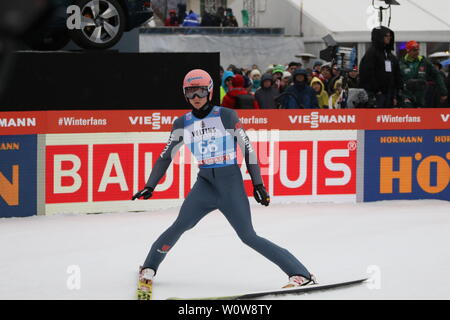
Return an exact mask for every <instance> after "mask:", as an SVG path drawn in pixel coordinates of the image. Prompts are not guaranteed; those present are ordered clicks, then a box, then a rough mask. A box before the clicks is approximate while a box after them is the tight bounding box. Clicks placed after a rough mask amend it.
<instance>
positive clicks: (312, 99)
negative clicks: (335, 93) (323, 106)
mask: <svg viewBox="0 0 450 320" xmlns="http://www.w3.org/2000/svg"><path fill="white" fill-rule="evenodd" d="M305 71H306V70H303V69H297V70H295V72H294V74H293V75H292V78H293V79H294V84H293V85H292V86H289V87H288V88H287V89H286V90H285V91H284V93H283V95H284V97H283V100H282V107H283V109H318V108H319V103H318V102H317V96H316V92H315V91H314V90H313V89H312V88H311V87H310V86H309V85H308V84H307V83H306V82H297V81H296V76H297V75H299V74H304V75H305V80H306V73H305Z"/></svg>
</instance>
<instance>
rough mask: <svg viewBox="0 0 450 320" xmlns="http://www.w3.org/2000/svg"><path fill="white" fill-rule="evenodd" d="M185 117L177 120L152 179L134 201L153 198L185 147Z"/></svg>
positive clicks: (157, 162) (154, 167)
mask: <svg viewBox="0 0 450 320" xmlns="http://www.w3.org/2000/svg"><path fill="white" fill-rule="evenodd" d="M183 121H184V120H183V117H181V118H178V119H176V120H175V122H174V123H173V126H172V132H171V133H170V137H169V141H168V142H167V144H166V146H165V147H164V150H163V151H162V152H161V155H160V156H159V157H158V160H156V163H155V165H154V166H153V168H152V172H151V173H150V177H149V178H148V180H147V183H146V184H145V188H144V189H143V190H141V191H139V192H138V193H136V194H135V195H134V196H133V198H132V200H134V199H137V198H141V197H143V198H144V199H148V198H150V197H151V196H152V192H153V190H155V187H156V185H157V184H158V183H159V181H160V180H161V179H162V177H163V176H164V174H165V173H166V171H167V168H169V166H170V163H171V162H172V159H173V157H174V156H175V155H176V154H177V152H178V150H179V149H180V147H181V146H182V145H183V128H184V125H183Z"/></svg>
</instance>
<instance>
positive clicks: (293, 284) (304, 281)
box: [283, 274, 317, 289]
mask: <svg viewBox="0 0 450 320" xmlns="http://www.w3.org/2000/svg"><path fill="white" fill-rule="evenodd" d="M313 284H317V280H316V277H315V276H314V275H313V274H311V278H310V279H308V278H305V277H302V276H292V277H290V278H289V282H288V284H287V285H285V286H284V287H283V289H292V288H297V287H303V286H309V285H313Z"/></svg>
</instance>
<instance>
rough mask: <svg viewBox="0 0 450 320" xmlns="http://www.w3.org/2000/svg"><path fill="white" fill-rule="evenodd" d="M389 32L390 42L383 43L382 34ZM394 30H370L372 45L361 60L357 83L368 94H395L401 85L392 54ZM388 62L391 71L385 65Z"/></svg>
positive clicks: (383, 28)
mask: <svg viewBox="0 0 450 320" xmlns="http://www.w3.org/2000/svg"><path fill="white" fill-rule="evenodd" d="M387 32H390V33H391V42H390V43H389V44H388V45H385V44H384V35H385V34H386V33H387ZM394 37H395V35H394V32H393V31H392V30H391V29H389V28H386V27H383V26H382V27H379V28H375V29H373V30H372V46H371V47H370V48H369V50H367V52H366V54H365V55H364V57H363V58H362V60H361V64H360V68H359V70H360V74H359V84H360V87H361V88H364V89H365V90H366V91H367V92H368V93H369V94H377V93H378V92H382V93H388V92H392V93H393V94H394V95H395V96H396V95H397V94H398V90H400V89H401V87H402V80H401V74H400V66H399V62H398V59H397V58H396V57H395V56H394V55H393V54H392V51H393V50H394V44H395V38H394ZM389 64H390V69H391V72H388V71H389V70H388V69H387V67H388V66H389Z"/></svg>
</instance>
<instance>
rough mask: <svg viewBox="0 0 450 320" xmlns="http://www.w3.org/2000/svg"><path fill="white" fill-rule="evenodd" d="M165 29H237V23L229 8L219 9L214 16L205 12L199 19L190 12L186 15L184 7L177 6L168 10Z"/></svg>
mask: <svg viewBox="0 0 450 320" xmlns="http://www.w3.org/2000/svg"><path fill="white" fill-rule="evenodd" d="M164 26H166V27H180V26H182V27H238V26H239V25H238V22H237V20H236V17H235V16H234V14H233V10H232V9H231V8H224V7H219V8H218V9H217V12H216V13H215V14H211V13H208V12H205V13H204V14H203V15H202V16H201V17H200V15H198V14H197V13H195V12H194V11H192V10H189V12H188V13H186V6H185V5H179V6H178V14H177V11H176V10H169V16H168V17H167V18H166V20H165V21H164Z"/></svg>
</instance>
